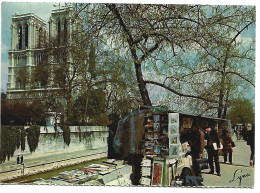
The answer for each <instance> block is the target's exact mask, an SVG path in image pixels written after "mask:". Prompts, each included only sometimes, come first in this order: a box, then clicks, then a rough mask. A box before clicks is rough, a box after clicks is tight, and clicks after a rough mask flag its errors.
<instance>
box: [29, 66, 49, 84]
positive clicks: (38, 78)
mask: <svg viewBox="0 0 260 193" xmlns="http://www.w3.org/2000/svg"><path fill="white" fill-rule="evenodd" d="M48 78H49V66H48V65H47V64H46V63H45V64H43V63H40V64H39V65H37V66H36V67H35V69H34V71H33V72H32V80H33V82H34V83H36V84H38V83H40V86H42V87H45V86H47V83H48ZM35 86H38V85H35Z"/></svg>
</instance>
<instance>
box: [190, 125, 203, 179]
mask: <svg viewBox="0 0 260 193" xmlns="http://www.w3.org/2000/svg"><path fill="white" fill-rule="evenodd" d="M189 139H190V141H189V144H190V148H191V151H190V152H189V153H187V155H191V156H192V166H193V170H194V173H195V176H200V177H201V170H200V167H199V165H198V162H197V159H199V158H202V152H203V149H204V133H203V132H202V131H201V130H200V129H199V128H198V126H197V123H193V125H192V127H191V133H190V137H189Z"/></svg>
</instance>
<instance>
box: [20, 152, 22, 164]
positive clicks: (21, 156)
mask: <svg viewBox="0 0 260 193" xmlns="http://www.w3.org/2000/svg"><path fill="white" fill-rule="evenodd" d="M20 163H21V164H23V154H22V155H21V162H20Z"/></svg>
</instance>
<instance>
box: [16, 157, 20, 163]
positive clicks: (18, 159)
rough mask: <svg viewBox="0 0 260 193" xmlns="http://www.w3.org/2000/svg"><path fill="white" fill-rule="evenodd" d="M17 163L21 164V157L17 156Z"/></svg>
mask: <svg viewBox="0 0 260 193" xmlns="http://www.w3.org/2000/svg"><path fill="white" fill-rule="evenodd" d="M16 163H17V164H19V163H20V156H19V155H17V158H16Z"/></svg>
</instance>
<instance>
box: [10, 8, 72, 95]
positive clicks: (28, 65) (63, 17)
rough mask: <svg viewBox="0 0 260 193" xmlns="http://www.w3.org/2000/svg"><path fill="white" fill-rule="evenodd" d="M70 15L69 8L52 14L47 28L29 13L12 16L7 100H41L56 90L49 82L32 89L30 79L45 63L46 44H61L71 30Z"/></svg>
mask: <svg viewBox="0 0 260 193" xmlns="http://www.w3.org/2000/svg"><path fill="white" fill-rule="evenodd" d="M73 13H74V11H73V8H72V7H67V8H63V9H58V10H53V11H52V13H51V16H50V19H49V21H48V25H47V22H46V21H44V20H43V19H41V18H39V17H38V16H36V15H35V14H33V13H27V14H22V15H18V14H15V15H14V16H13V18H12V24H11V50H9V52H8V54H9V68H8V83H7V92H6V93H7V99H34V98H40V99H42V98H46V97H48V96H49V95H50V94H52V93H53V92H55V91H57V90H58V89H59V88H57V86H55V85H53V84H52V83H51V82H50V83H48V84H47V85H44V86H43V85H41V83H37V84H36V85H35V83H34V86H32V84H31V83H32V81H33V80H32V79H31V75H32V73H33V71H34V69H35V67H36V66H37V65H39V64H40V63H43V64H44V62H46V61H47V60H49V59H48V56H47V55H46V52H45V49H46V47H45V46H46V42H47V41H50V39H51V38H54V37H58V39H60V41H61V43H62V42H63V41H65V35H66V34H67V33H68V34H69V33H70V32H71V31H72V30H73V28H75V26H76V23H77V22H75V21H73V22H72V19H73ZM61 32H64V33H63V35H61ZM65 33H66V34H65Z"/></svg>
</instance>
